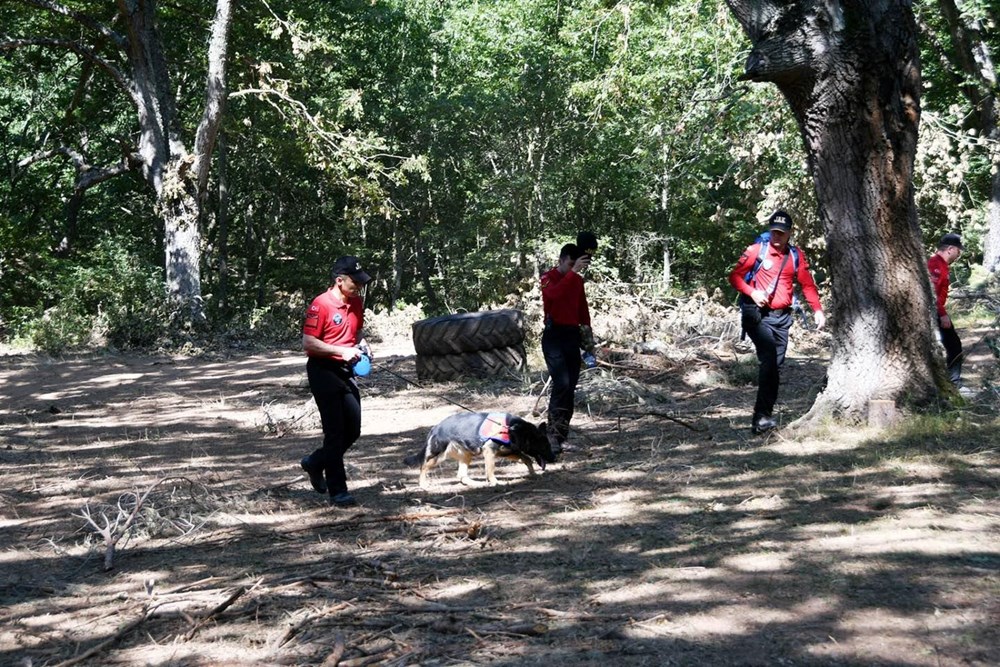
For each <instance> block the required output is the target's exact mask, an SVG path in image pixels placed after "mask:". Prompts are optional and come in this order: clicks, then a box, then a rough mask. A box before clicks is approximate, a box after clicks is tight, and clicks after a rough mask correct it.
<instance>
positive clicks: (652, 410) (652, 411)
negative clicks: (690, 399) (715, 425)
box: [615, 405, 708, 433]
mask: <svg viewBox="0 0 1000 667" xmlns="http://www.w3.org/2000/svg"><path fill="white" fill-rule="evenodd" d="M615 414H618V415H624V416H639V417H645V416H653V417H660V418H661V419H669V420H670V421H672V422H674V423H676V424H680V425H681V426H683V427H684V428H687V429H690V430H692V431H694V432H695V433H703V432H705V431H707V430H708V429H707V428H706V427H704V426H693V425H691V424H689V423H688V422H686V421H684V420H683V419H681V418H679V417H674V416H673V415H671V414H667V413H666V412H664V411H663V410H659V409H657V407H656V406H655V405H650V406H648V408H647V409H646V410H644V411H642V412H640V411H622V410H620V411H618V412H617V413H615Z"/></svg>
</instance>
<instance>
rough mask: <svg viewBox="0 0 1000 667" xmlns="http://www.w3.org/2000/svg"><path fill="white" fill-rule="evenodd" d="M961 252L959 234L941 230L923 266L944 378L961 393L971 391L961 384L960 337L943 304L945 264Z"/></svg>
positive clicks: (945, 293)
mask: <svg viewBox="0 0 1000 667" xmlns="http://www.w3.org/2000/svg"><path fill="white" fill-rule="evenodd" d="M961 254H962V237H961V236H959V235H958V234H945V235H944V236H942V237H941V242H940V243H938V249H937V252H935V253H934V254H933V255H931V257H930V259H928V260H927V270H928V271H929V272H930V274H931V284H932V285H933V286H934V296H935V305H936V310H937V318H938V331H940V332H941V343H943V344H944V350H945V355H946V356H945V359H946V363H947V366H948V378H949V379H950V380H951V381H952V383H953V384H954V385H955V387H956V388H957V389H958V391H959V393H960V394H961V395H963V396H970V395H972V393H973V392H972V391H971V390H969V389H966V388H965V387H964V386H962V339H961V338H959V337H958V332H956V331H955V325H954V324H953V323H952V321H951V318H950V317H948V311H946V310H945V308H944V305H945V303H947V301H948V287H949V286H950V283H949V280H948V267H950V266H951V265H952V264H953V263H954V262H955V260H956V259H958V257H959V255H961Z"/></svg>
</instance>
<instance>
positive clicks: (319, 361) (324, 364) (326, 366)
mask: <svg viewBox="0 0 1000 667" xmlns="http://www.w3.org/2000/svg"><path fill="white" fill-rule="evenodd" d="M306 363H307V364H310V365H312V366H315V367H317V368H322V369H323V370H327V371H332V372H333V373H335V374H336V375H337V377H339V378H341V379H343V380H347V379H349V378H351V377H353V376H354V367H353V366H352V365H351V364H349V363H347V362H346V361H344V360H343V359H331V358H330V357H309V361H307V362H306Z"/></svg>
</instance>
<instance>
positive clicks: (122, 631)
mask: <svg viewBox="0 0 1000 667" xmlns="http://www.w3.org/2000/svg"><path fill="white" fill-rule="evenodd" d="M150 613H151V612H150V610H149V609H148V608H146V609H144V610H143V612H142V616H140V617H139V618H137V619H135V620H133V621H130V622H128V623H126V624H125V625H123V626H122V627H121V628H119V629H118V631H117V632H116V633H115V634H113V635H112V636H111V637H108V638H107V639H105V640H104V641H103V642H101V643H100V644H98V645H96V646H92V647H91V648H89V649H87V650H86V651H84V652H83V653H81V654H80V655H78V656H76V657H75V658H70V659H69V660H64V661H62V662H60V663H58V664H57V665H55V667H70V666H71V665H75V664H77V663H80V662H83V661H84V660H87V659H88V658H91V657H93V656H95V655H97V654H98V653H100V652H101V651H103V650H104V649H106V648H107V647H109V646H111V645H112V644H114V643H116V642H117V641H118V640H120V639H121V638H122V637H124V636H125V635H127V634H128V633H130V632H132V631H133V630H135V629H136V628H137V627H139V626H140V625H142V624H143V623H144V622H145V621H146V619H148V618H149V617H150Z"/></svg>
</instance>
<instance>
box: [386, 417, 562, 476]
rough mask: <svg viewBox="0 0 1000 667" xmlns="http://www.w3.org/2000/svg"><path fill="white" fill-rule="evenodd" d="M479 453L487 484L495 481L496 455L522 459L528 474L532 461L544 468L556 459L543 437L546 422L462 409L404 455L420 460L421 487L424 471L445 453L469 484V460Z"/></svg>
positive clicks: (411, 461) (414, 461) (532, 470)
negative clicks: (422, 445) (412, 450)
mask: <svg viewBox="0 0 1000 667" xmlns="http://www.w3.org/2000/svg"><path fill="white" fill-rule="evenodd" d="M480 454H481V455H482V457H483V461H484V463H485V464H486V481H487V482H488V483H489V485H490V486H496V484H497V478H496V475H495V468H496V457H498V456H500V457H503V458H505V459H510V460H512V461H523V462H524V464H525V465H526V466H528V473H529V474H531V475H534V474H535V468H534V467H533V466H532V465H531V464H532V462H535V463H538V466H539V467H540V468H541V469H542V470H545V464H546V463H554V462H555V460H556V457H555V455H553V454H552V446H551V445H550V444H549V440H548V438H547V437H545V422H542V423H541V424H539V425H538V426H535V425H534V424H532V423H531V422H527V421H525V420H523V419H521V418H520V417H515V416H514V415H512V414H509V413H506V412H489V413H487V412H462V413H459V414H457V415H452V416H451V417H448V418H447V419H445V420H444V421H442V422H441V423H440V424H438V425H437V426H435V427H434V428H432V429H431V432H430V433H429V434H428V436H427V446H426V447H424V448H422V449H421V450H420V451H419V452H417V453H415V454H413V455H412V456H408V457H406V464H407V465H411V466H415V465H417V464H420V487H421V488H423V489H426V488H427V487H428V482H427V473H428V472H429V471H430V469H431V468H433V467H434V466H435V465H437V463H438V460H439V459H440V458H441V457H442V456H448V457H451V458H453V459H455V460H456V461H458V479H459V480H460V481H461V482H462V484H468V485H472V484H473V482H472V480H471V479H470V478H469V463H471V462H472V458H473V457H474V456H479V455H480Z"/></svg>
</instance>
